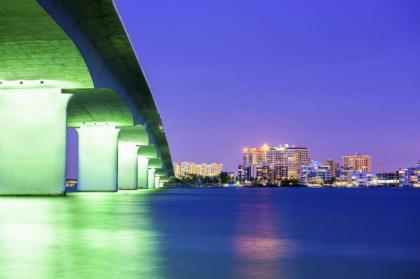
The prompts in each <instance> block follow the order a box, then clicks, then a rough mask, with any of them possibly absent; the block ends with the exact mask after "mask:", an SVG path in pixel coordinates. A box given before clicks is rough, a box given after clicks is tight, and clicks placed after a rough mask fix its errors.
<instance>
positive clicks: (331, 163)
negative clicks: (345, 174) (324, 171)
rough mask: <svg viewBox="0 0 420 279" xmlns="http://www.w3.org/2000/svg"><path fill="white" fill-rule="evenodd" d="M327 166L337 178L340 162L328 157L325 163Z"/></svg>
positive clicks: (333, 176)
mask: <svg viewBox="0 0 420 279" xmlns="http://www.w3.org/2000/svg"><path fill="white" fill-rule="evenodd" d="M324 165H325V166H329V167H330V169H331V177H332V178H336V177H337V174H338V170H339V167H340V166H339V164H338V163H337V162H334V161H333V160H331V159H328V160H326V161H325V163H324Z"/></svg>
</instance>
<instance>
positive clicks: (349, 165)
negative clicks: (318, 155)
mask: <svg viewBox="0 0 420 279" xmlns="http://www.w3.org/2000/svg"><path fill="white" fill-rule="evenodd" d="M343 165H344V169H345V170H353V171H355V172H372V156H370V155H365V154H358V153H356V154H354V155H349V156H343Z"/></svg>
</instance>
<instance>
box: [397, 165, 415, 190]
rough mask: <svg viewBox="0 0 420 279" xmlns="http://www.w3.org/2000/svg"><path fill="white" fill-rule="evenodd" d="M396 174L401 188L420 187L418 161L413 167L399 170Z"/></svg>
mask: <svg viewBox="0 0 420 279" xmlns="http://www.w3.org/2000/svg"><path fill="white" fill-rule="evenodd" d="M398 174H399V185H400V186H401V187H407V186H408V187H420V161H419V162H418V163H417V164H416V166H414V167H411V168H406V169H400V170H399V172H398Z"/></svg>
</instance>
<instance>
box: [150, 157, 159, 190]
mask: <svg viewBox="0 0 420 279" xmlns="http://www.w3.org/2000/svg"><path fill="white" fill-rule="evenodd" d="M160 168H162V160H161V159H160V158H151V159H150V160H149V170H148V174H147V179H148V183H147V187H148V188H149V189H154V188H158V187H159V175H156V170H157V169H160ZM156 178H157V180H156ZM156 182H158V184H156Z"/></svg>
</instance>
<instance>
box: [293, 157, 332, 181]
mask: <svg viewBox="0 0 420 279" xmlns="http://www.w3.org/2000/svg"><path fill="white" fill-rule="evenodd" d="M331 179H332V175H331V168H330V166H327V165H321V164H320V163H319V162H317V161H313V160H312V161H311V164H309V165H305V166H302V167H301V169H300V178H299V180H300V183H302V184H306V185H310V186H321V185H324V184H325V183H327V182H329V181H331Z"/></svg>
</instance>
